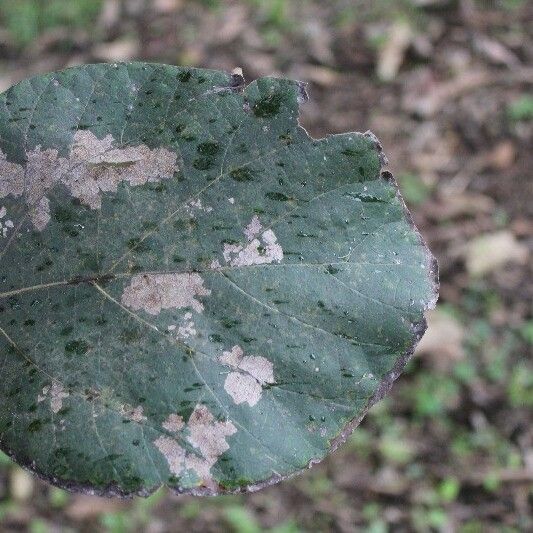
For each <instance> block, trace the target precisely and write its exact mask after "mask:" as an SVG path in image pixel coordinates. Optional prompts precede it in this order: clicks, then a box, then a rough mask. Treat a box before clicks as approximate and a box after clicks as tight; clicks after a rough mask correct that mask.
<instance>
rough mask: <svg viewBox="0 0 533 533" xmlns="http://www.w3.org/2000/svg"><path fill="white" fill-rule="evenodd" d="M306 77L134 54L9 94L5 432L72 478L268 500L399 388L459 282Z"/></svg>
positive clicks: (59, 478)
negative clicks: (251, 493)
mask: <svg viewBox="0 0 533 533" xmlns="http://www.w3.org/2000/svg"><path fill="white" fill-rule="evenodd" d="M304 98H305V91H304V89H303V87H302V85H301V84H299V83H297V82H294V81H290V80H284V79H275V78H261V79H259V80H256V81H255V82H253V83H251V84H250V85H248V86H247V87H244V84H243V80H242V78H241V77H240V76H239V75H238V74H234V75H230V74H227V73H224V72H215V71H209V70H198V69H187V68H177V67H171V66H166V65H149V64H142V63H130V64H119V65H88V66H83V67H76V68H72V69H68V70H65V71H62V72H58V73H54V74H49V75H45V76H39V77H36V78H32V79H30V80H27V81H23V82H21V83H19V84H18V85H16V86H14V87H12V88H11V89H9V90H8V91H7V92H6V93H4V94H3V95H1V97H0V99H1V100H0V149H1V152H0V222H1V228H0V257H1V259H0V265H1V285H0V333H1V335H0V350H1V352H0V364H1V369H2V370H1V372H2V379H1V382H0V400H1V407H0V441H1V445H2V447H3V449H4V450H6V451H7V452H8V453H9V454H10V455H11V456H12V457H14V458H15V460H16V461H17V462H19V463H20V464H22V465H25V466H27V467H29V468H30V469H31V470H33V471H35V472H36V473H37V474H38V475H40V476H42V477H44V478H46V479H48V480H49V481H51V482H52V483H54V484H56V485H59V486H64V487H69V488H75V489H82V490H89V491H94V492H97V493H106V494H128V493H138V494H148V493H150V492H151V491H153V490H154V489H155V488H157V487H158V486H160V485H161V484H167V485H169V486H170V487H172V488H173V489H175V490H176V491H179V492H192V493H196V494H210V493H217V492H221V491H238V490H244V489H252V488H258V487H261V486H265V485H267V484H270V483H273V482H275V481H277V480H279V479H282V478H283V477H285V476H288V475H290V474H292V473H294V472H296V471H299V470H301V469H304V468H306V467H307V466H308V465H311V464H313V463H316V462H318V461H320V460H321V459H322V458H323V457H324V456H325V455H326V454H327V453H328V451H330V450H331V449H334V448H336V447H337V446H338V444H339V443H340V442H342V441H343V440H344V439H345V438H346V436H347V435H348V434H349V432H350V431H351V430H352V429H353V428H354V427H355V426H356V425H357V424H358V422H359V421H360V420H361V418H362V417H363V415H364V414H365V413H366V411H367V410H368V408H369V406H370V405H372V404H373V403H374V402H375V401H377V400H378V399H379V398H380V397H381V396H383V394H384V393H385V392H386V391H387V390H388V388H389V387H390V385H391V383H392V381H393V380H394V379H395V378H396V377H397V376H398V374H399V373H400V371H401V369H402V367H403V365H404V364H405V362H406V360H407V358H408V356H409V354H410V353H411V352H412V350H413V348H414V346H415V344H416V342H417V341H418V340H419V338H420V337H421V335H422V333H423V331H424V329H425V322H424V318H423V312H424V310H425V309H426V308H427V307H428V306H431V305H432V304H433V303H434V301H435V298H436V281H435V276H436V272H435V270H436V267H435V264H434V261H433V259H432V257H431V255H430V253H429V252H428V250H427V248H426V247H425V245H424V243H423V241H422V239H421V237H420V235H419V234H418V232H417V231H416V229H415V228H414V226H413V224H412V222H411V220H410V218H409V215H408V213H407V212H406V210H405V206H404V204H403V201H402V199H401V197H400V195H399V193H398V190H397V187H396V184H395V182H394V180H393V178H392V176H391V175H390V173H388V172H382V171H381V166H382V159H383V156H382V154H381V147H380V146H379V143H378V142H377V140H376V138H375V137H374V136H373V135H372V134H370V133H367V134H359V133H347V134H342V135H333V136H328V137H326V138H324V139H319V140H313V139H311V138H310V137H309V136H308V135H307V133H306V132H305V131H304V130H303V129H302V128H301V127H300V126H299V125H298V120H297V116H298V105H299V102H300V101H301V100H303V99H304Z"/></svg>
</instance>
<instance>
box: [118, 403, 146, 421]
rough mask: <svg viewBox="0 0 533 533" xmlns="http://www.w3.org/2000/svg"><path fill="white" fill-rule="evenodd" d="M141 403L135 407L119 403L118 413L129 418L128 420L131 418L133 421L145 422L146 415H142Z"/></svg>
mask: <svg viewBox="0 0 533 533" xmlns="http://www.w3.org/2000/svg"><path fill="white" fill-rule="evenodd" d="M143 411H144V410H143V408H142V405H139V406H137V407H132V406H131V405H121V406H120V414H121V415H122V416H123V417H125V418H129V419H130V420H133V422H138V423H141V422H145V421H146V420H147V418H146V416H144V412H143Z"/></svg>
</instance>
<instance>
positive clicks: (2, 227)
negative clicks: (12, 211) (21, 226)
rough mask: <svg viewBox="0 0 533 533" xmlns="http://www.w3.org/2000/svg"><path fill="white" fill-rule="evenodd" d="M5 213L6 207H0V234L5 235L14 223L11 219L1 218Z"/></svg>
mask: <svg viewBox="0 0 533 533" xmlns="http://www.w3.org/2000/svg"><path fill="white" fill-rule="evenodd" d="M6 215H7V209H6V208H5V207H4V206H2V207H0V236H2V237H7V234H8V233H9V230H10V229H12V228H13V226H14V224H13V221H12V220H9V219H7V220H2V219H3V218H4V217H5V216H6Z"/></svg>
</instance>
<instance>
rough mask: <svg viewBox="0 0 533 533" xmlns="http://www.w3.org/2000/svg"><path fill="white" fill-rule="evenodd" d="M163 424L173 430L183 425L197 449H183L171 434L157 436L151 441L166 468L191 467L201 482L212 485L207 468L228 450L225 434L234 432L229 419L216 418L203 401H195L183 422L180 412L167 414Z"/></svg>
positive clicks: (177, 471) (178, 470) (179, 471)
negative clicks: (162, 458)
mask: <svg viewBox="0 0 533 533" xmlns="http://www.w3.org/2000/svg"><path fill="white" fill-rule="evenodd" d="M163 427H164V428H165V429H166V430H168V431H171V432H173V433H177V432H178V431H181V430H185V429H187V430H188V433H189V434H188V436H187V437H186V438H187V440H188V441H189V443H190V444H191V445H192V446H193V447H194V448H196V449H197V450H198V454H196V453H192V452H186V451H185V450H184V449H183V447H182V446H180V445H179V444H178V441H177V440H176V439H175V438H173V437H168V436H160V437H158V438H157V439H156V440H155V441H154V445H155V446H156V447H157V449H158V450H159V451H160V452H161V453H162V454H163V456H164V457H165V459H166V460H167V463H168V467H169V469H170V471H171V472H172V473H173V474H174V475H176V476H180V475H182V474H183V472H184V471H185V470H193V471H194V472H195V473H196V475H197V476H198V477H199V478H200V479H201V480H202V483H203V484H204V485H208V486H211V485H213V481H212V476H211V468H212V467H213V465H214V464H215V463H216V462H217V461H218V459H219V457H220V456H221V455H222V454H223V453H224V452H226V451H227V450H229V444H228V443H227V441H226V437H229V436H231V435H233V434H234V433H236V432H237V428H236V427H235V426H234V425H233V423H232V422H231V421H229V420H226V421H224V422H221V421H219V420H216V419H215V417H214V416H213V415H212V413H211V412H210V411H209V409H208V408H207V407H206V406H205V405H201V404H198V405H196V407H195V408H194V411H193V412H192V413H191V416H190V417H189V421H188V422H187V425H186V426H185V425H184V424H183V419H182V418H181V416H179V415H176V414H171V415H169V417H168V418H167V420H165V422H163Z"/></svg>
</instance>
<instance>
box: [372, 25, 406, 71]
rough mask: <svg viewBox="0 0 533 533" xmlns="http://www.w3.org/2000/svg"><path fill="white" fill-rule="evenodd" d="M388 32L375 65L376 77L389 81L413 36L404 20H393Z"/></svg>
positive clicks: (401, 60) (397, 69)
mask: <svg viewBox="0 0 533 533" xmlns="http://www.w3.org/2000/svg"><path fill="white" fill-rule="evenodd" d="M388 33H389V36H388V39H387V42H386V43H385V45H384V46H383V48H382V49H381V50H380V53H379V57H378V65H377V74H378V77H379V78H380V79H381V80H383V81H391V80H393V79H394V78H395V77H396V74H398V71H399V70H400V67H401V65H402V63H403V60H404V57H405V52H406V51H407V48H408V46H409V44H410V43H411V40H412V38H413V33H412V31H411V28H410V27H409V25H408V24H406V23H405V22H400V21H398V22H395V23H394V24H393V25H392V26H391V28H390V30H389V32H388Z"/></svg>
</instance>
